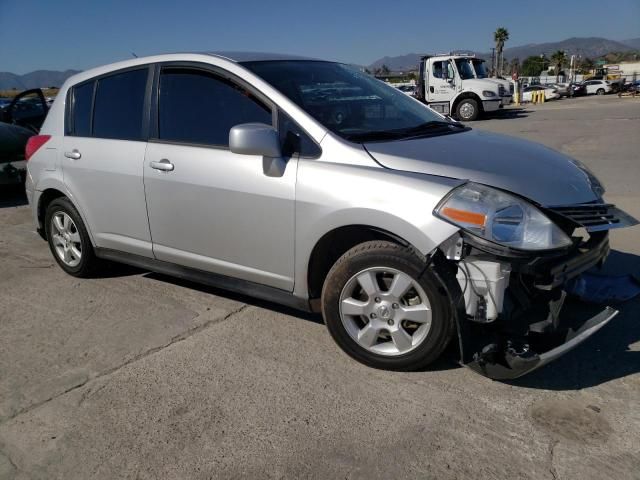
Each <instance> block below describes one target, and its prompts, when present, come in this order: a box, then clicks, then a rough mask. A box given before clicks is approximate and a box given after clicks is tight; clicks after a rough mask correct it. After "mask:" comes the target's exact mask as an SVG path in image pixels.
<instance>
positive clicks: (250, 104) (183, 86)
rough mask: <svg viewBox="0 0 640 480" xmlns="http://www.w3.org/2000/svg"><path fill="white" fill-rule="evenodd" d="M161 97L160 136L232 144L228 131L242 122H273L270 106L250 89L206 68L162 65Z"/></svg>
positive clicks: (159, 104) (189, 140)
mask: <svg viewBox="0 0 640 480" xmlns="http://www.w3.org/2000/svg"><path fill="white" fill-rule="evenodd" d="M158 95H159V97H158V138H159V139H160V140H165V141H171V142H179V143H191V144H202V145H215V146H223V147H228V146H229V130H231V128H232V127H234V126H236V125H239V124H242V123H253V122H258V123H266V124H268V125H271V124H272V123H273V122H272V115H271V109H270V108H269V107H268V106H267V105H265V104H264V103H263V102H262V101H261V100H259V99H258V98H257V97H256V96H254V95H253V94H252V93H251V92H250V91H249V90H247V89H246V88H244V87H242V86H241V85H238V84H237V83H234V82H232V81H231V80H229V79H227V78H223V77H221V76H218V75H216V74H215V73H213V72H210V71H207V70H199V69H195V68H184V67H167V68H163V69H162V71H161V73H160V85H159V94H158Z"/></svg>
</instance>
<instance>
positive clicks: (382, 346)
mask: <svg viewBox="0 0 640 480" xmlns="http://www.w3.org/2000/svg"><path fill="white" fill-rule="evenodd" d="M322 312H323V315H324V319H325V323H326V325H327V328H328V329H329V332H330V333H331V335H332V336H333V338H334V339H335V341H336V342H337V343H338V345H339V346H340V347H341V348H342V349H343V350H344V351H345V352H346V353H347V354H349V355H350V356H351V357H353V358H355V359H356V360H358V361H360V362H362V363H364V364H366V365H369V366H371V367H374V368H382V369H388V370H404V371H409V370H418V369H421V368H424V367H425V366H427V365H428V364H430V363H431V362H433V361H434V360H435V359H436V358H438V357H439V356H440V354H441V353H442V351H443V350H444V349H445V348H446V346H447V344H448V343H449V340H450V339H451V336H452V334H453V320H452V318H451V315H450V312H449V308H448V302H447V298H446V294H445V293H444V291H443V290H442V289H441V288H439V282H438V280H437V278H436V277H435V275H434V274H433V273H432V272H431V270H430V269H429V268H426V264H425V262H424V261H423V260H422V259H420V258H419V257H418V256H417V255H416V254H415V252H414V251H413V250H412V249H410V248H407V247H402V246H400V245H398V244H395V243H391V242H384V241H372V242H365V243H362V244H360V245H357V246H356V247H354V248H352V249H351V250H349V251H348V252H347V253H345V254H344V255H343V256H342V257H341V258H340V259H339V260H338V261H337V262H336V263H335V265H334V266H333V267H332V268H331V270H330V271H329V274H328V275H327V279H326V280H325V284H324V288H323V291H322Z"/></svg>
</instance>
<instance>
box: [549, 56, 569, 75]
mask: <svg viewBox="0 0 640 480" xmlns="http://www.w3.org/2000/svg"><path fill="white" fill-rule="evenodd" d="M551 62H552V63H553V68H554V69H555V71H556V83H558V79H559V78H560V70H562V67H563V66H564V65H565V64H566V63H567V54H566V53H564V51H563V50H558V51H557V52H555V53H554V54H553V55H551Z"/></svg>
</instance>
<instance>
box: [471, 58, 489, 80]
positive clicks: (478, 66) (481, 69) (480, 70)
mask: <svg viewBox="0 0 640 480" xmlns="http://www.w3.org/2000/svg"><path fill="white" fill-rule="evenodd" d="M472 62H473V68H474V69H475V71H476V77H478V78H487V77H488V76H489V75H488V74H487V69H486V68H485V66H484V61H483V60H472Z"/></svg>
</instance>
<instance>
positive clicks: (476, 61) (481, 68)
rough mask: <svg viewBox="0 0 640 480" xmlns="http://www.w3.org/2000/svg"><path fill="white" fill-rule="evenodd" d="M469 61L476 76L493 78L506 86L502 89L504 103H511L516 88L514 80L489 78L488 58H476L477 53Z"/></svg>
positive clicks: (493, 80) (492, 79)
mask: <svg viewBox="0 0 640 480" xmlns="http://www.w3.org/2000/svg"><path fill="white" fill-rule="evenodd" d="M469 62H470V63H471V66H472V67H473V72H474V73H475V76H476V78H481V79H487V80H491V81H492V82H495V83H497V84H498V85H502V87H503V88H504V90H501V91H500V96H501V98H502V105H503V106H504V105H509V104H510V103H511V99H512V98H513V92H514V90H515V87H514V84H513V82H511V81H509V80H505V79H503V78H489V73H488V72H487V68H486V67H485V63H486V60H484V59H483V58H476V56H475V55H472V56H471V58H469Z"/></svg>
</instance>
